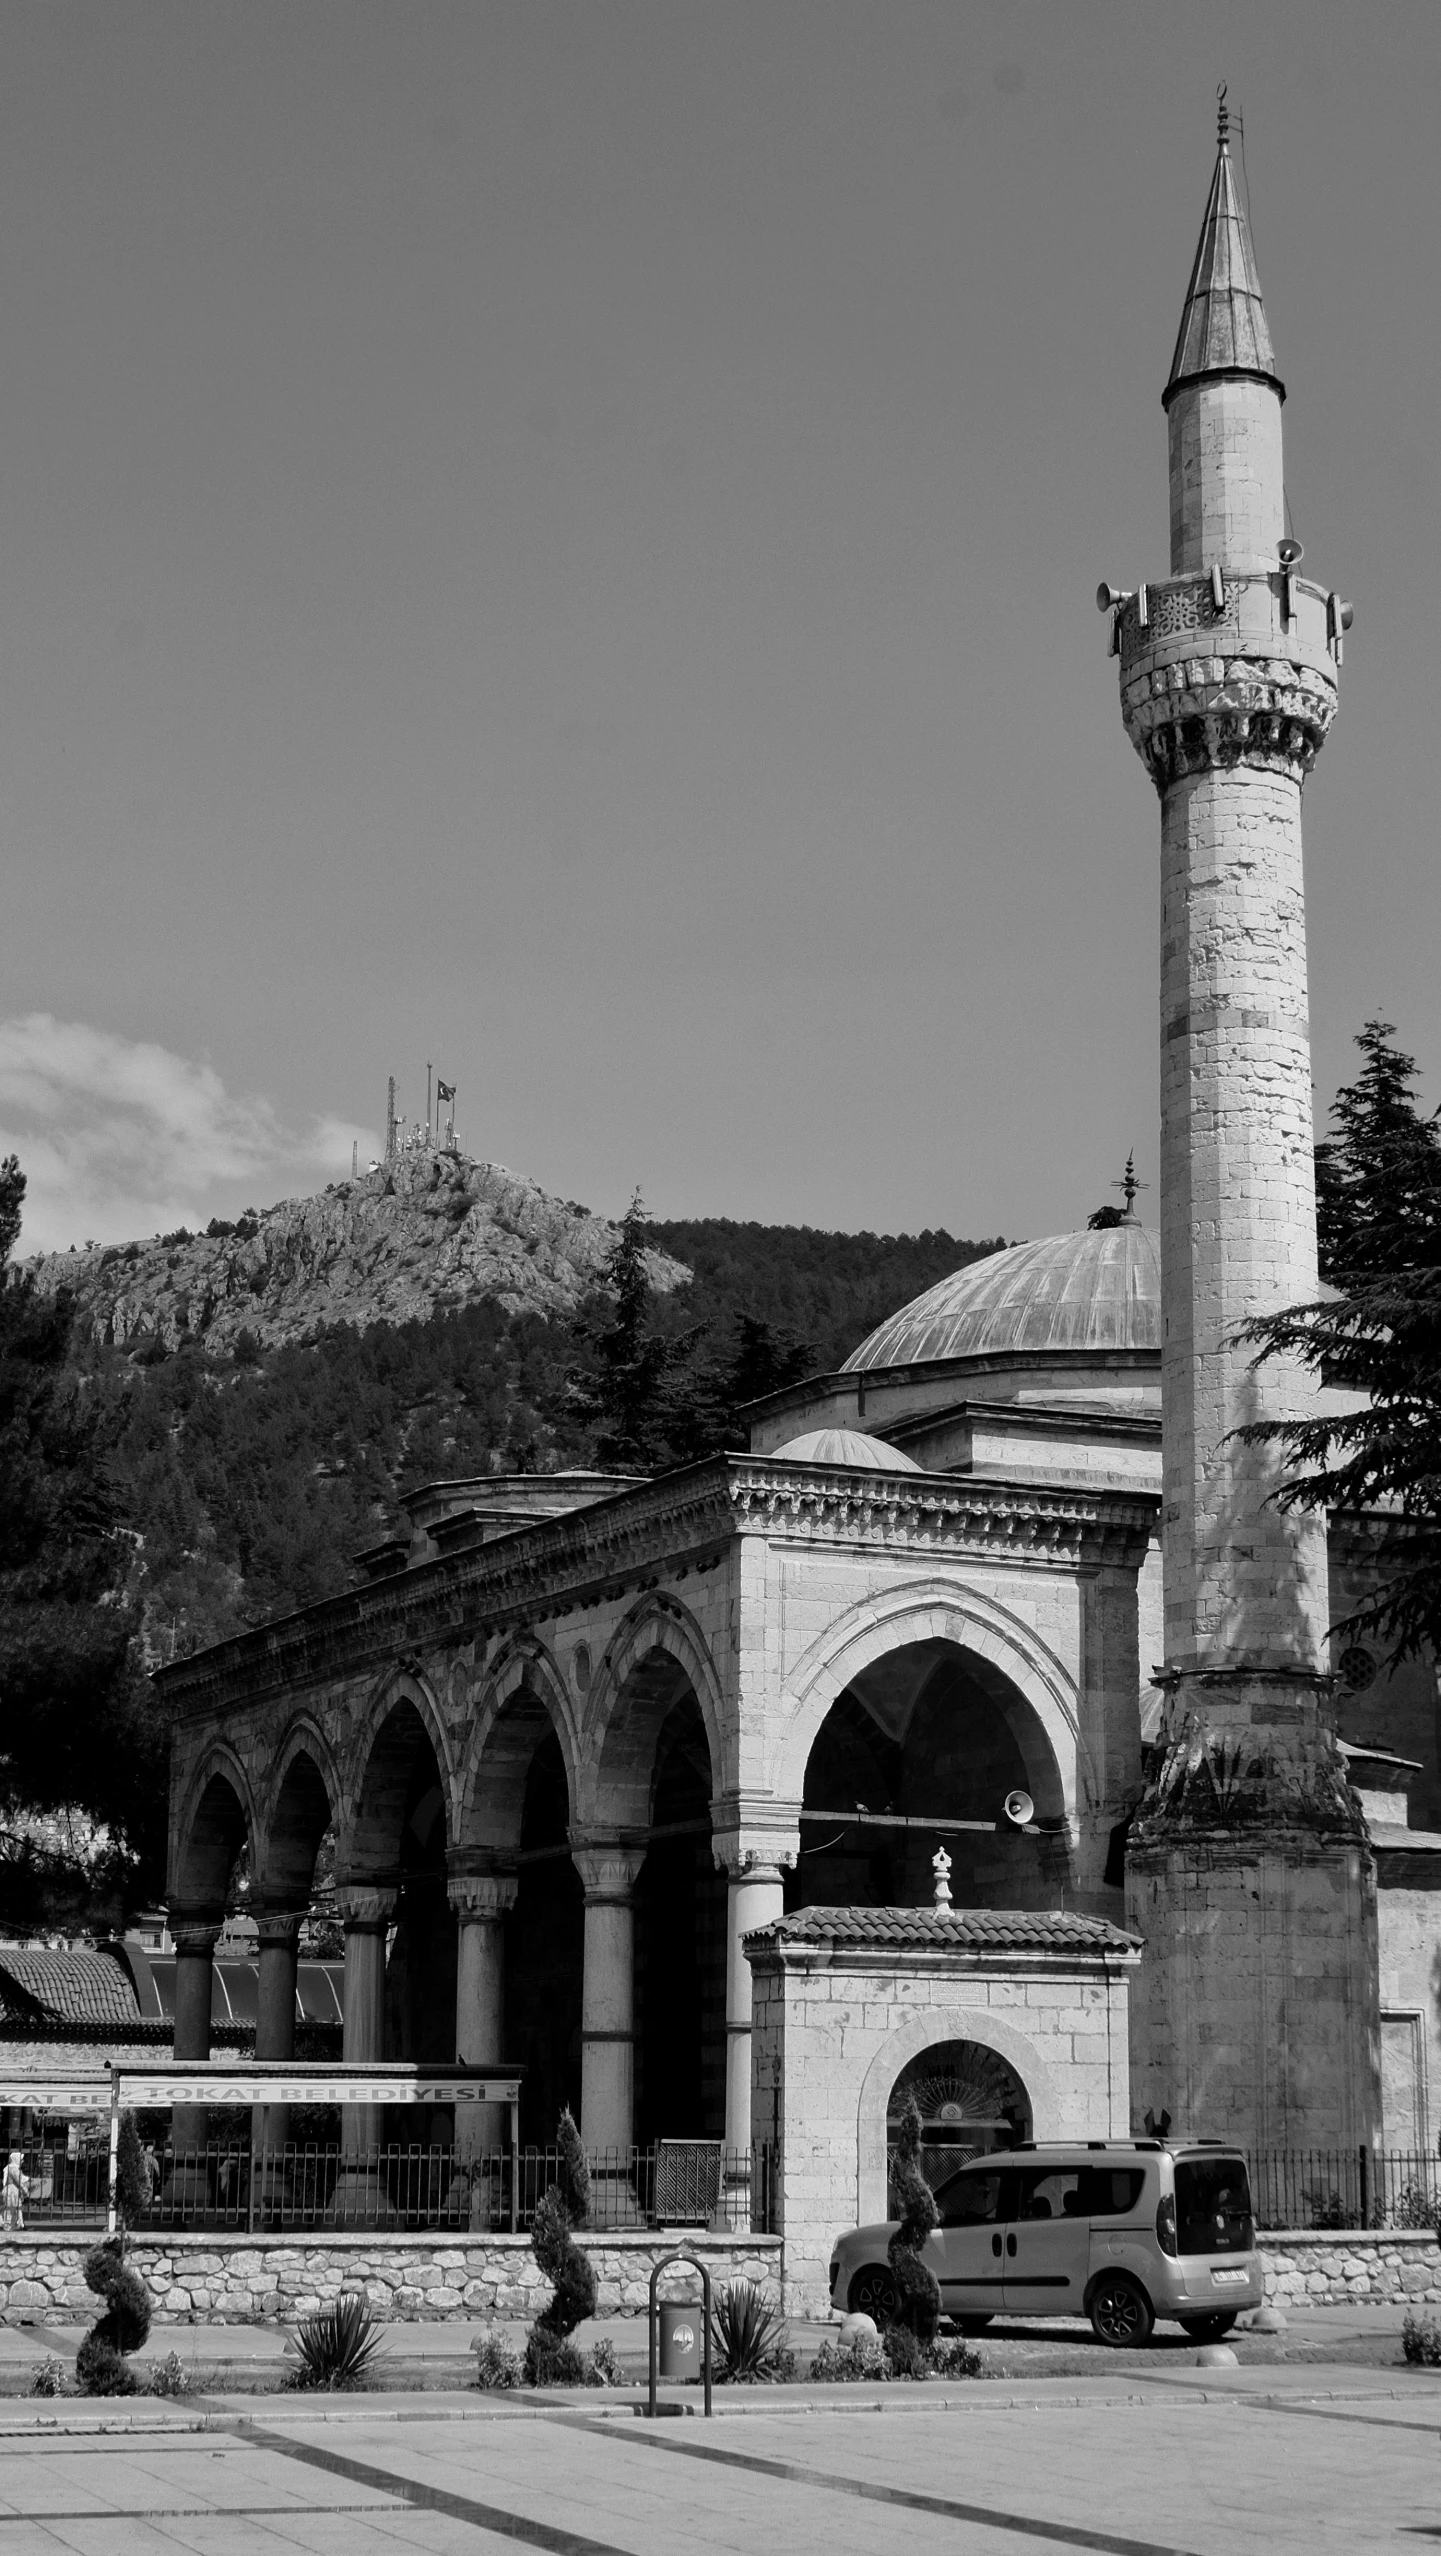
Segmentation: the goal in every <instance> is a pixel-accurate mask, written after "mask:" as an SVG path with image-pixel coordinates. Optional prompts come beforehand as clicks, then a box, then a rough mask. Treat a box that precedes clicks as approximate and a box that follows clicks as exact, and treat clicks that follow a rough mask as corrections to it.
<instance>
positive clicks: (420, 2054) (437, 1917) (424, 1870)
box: [317, 1697, 456, 2061]
mask: <svg viewBox="0 0 1441 2556" xmlns="http://www.w3.org/2000/svg"><path fill="white" fill-rule="evenodd" d="M318 1842H319V1841H318V1840H317V1844H318ZM446 1844H447V1820H446V1799H445V1785H444V1781H443V1778H442V1774H441V1768H440V1763H439V1760H438V1758H437V1756H436V1751H435V1744H434V1741H433V1740H432V1738H431V1735H430V1732H429V1730H428V1729H427V1727H426V1724H425V1721H424V1720H423V1718H422V1716H421V1714H420V1712H419V1710H418V1708H417V1706H416V1705H415V1703H414V1702H413V1701H412V1700H411V1699H410V1698H409V1697H406V1698H403V1699H402V1700H401V1701H400V1702H398V1703H396V1704H395V1705H394V1706H392V1708H391V1710H390V1712H389V1713H388V1714H387V1715H386V1718H385V1720H384V1721H383V1722H382V1724H381V1726H380V1729H379V1730H378V1731H377V1733H376V1735H375V1739H374V1742H373V1744H372V1746H371V1750H370V1755H369V1758H368V1759H367V1761H366V1768H365V1774H364V1777H363V1779H362V1783H361V1787H360V1799H359V1803H358V1805H357V1810H356V1816H355V1821H354V1826H353V1829H352V1834H351V1841H350V1854H349V1859H348V1860H349V1872H348V1875H347V1878H348V1879H349V1880H350V1881H351V1882H353V1883H365V1882H370V1883H374V1884H375V1885H377V1886H378V1887H380V1888H382V1889H384V1890H386V1891H393V1892H394V1894H395V1923H394V1933H393V1935H392V1937H391V1942H390V1949H389V1957H388V1960H387V1963H386V1973H385V2001H384V2036H383V2040H384V2047H383V2056H384V2057H385V2058H387V2059H413V2060H420V2061H425V2060H449V2059H453V2058H454V2056H455V1969H456V1948H455V1923H454V1919H453V1917H452V1915H451V1912H450V1906H449V1902H448V1900H447V1898H446V1887H445V1885H446V1861H445V1850H446Z"/></svg>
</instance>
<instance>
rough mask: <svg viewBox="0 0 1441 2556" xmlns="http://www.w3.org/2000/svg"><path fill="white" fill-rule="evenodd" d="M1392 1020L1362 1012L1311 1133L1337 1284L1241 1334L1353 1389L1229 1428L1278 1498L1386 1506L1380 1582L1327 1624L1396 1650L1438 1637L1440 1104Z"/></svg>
mask: <svg viewBox="0 0 1441 2556" xmlns="http://www.w3.org/2000/svg"><path fill="white" fill-rule="evenodd" d="M1392 1035H1393V1031H1392V1025H1391V1023H1390V1022H1389V1021H1368V1022H1367V1023H1366V1026H1365V1028H1364V1030H1363V1031H1362V1032H1361V1035H1360V1037H1359V1038H1358V1039H1357V1042H1356V1044H1357V1046H1358V1047H1359V1048H1360V1049H1361V1051H1362V1054H1363V1056H1364V1058H1365V1064H1364V1065H1363V1067H1362V1070H1361V1072H1360V1074H1359V1075H1358V1076H1357V1078H1356V1080H1355V1082H1354V1083H1350V1084H1348V1085H1347V1086H1346V1087H1345V1088H1344V1089H1343V1090H1342V1091H1341V1092H1339V1093H1338V1094H1337V1097H1336V1103H1335V1108H1334V1110H1333V1113H1332V1117H1333V1124H1334V1128H1335V1133H1334V1135H1332V1136H1331V1137H1329V1138H1327V1139H1326V1140H1325V1141H1324V1143H1322V1144H1321V1145H1320V1146H1318V1147H1317V1163H1316V1168H1317V1202H1318V1212H1317V1224H1318V1230H1319V1236H1320V1244H1321V1270H1322V1275H1323V1277H1324V1278H1326V1279H1327V1280H1328V1281H1329V1282H1330V1284H1331V1285H1332V1286H1334V1287H1335V1289H1336V1291H1337V1292H1336V1295H1335V1297H1334V1298H1333V1299H1331V1300H1328V1301H1325V1302H1320V1303H1316V1304H1310V1305H1300V1306H1295V1307H1292V1308H1289V1309H1288V1310H1287V1311H1285V1312H1283V1313H1279V1314H1272V1315H1268V1316H1265V1317H1263V1318H1262V1319H1261V1320H1259V1321H1257V1322H1254V1323H1251V1324H1249V1325H1248V1326H1247V1328H1246V1331H1245V1332H1244V1333H1243V1335H1242V1336H1243V1338H1246V1339H1249V1340H1252V1341H1254V1342H1255V1343H1256V1344H1257V1346H1258V1351H1259V1358H1260V1359H1264V1358H1266V1357H1270V1356H1273V1355H1275V1354H1277V1353H1283V1354H1289V1355H1292V1356H1298V1357H1300V1358H1301V1359H1302V1360H1303V1361H1304V1362H1305V1363H1306V1364H1307V1365H1308V1366H1310V1367H1311V1368H1312V1370H1313V1371H1314V1373H1315V1374H1316V1375H1317V1376H1318V1378H1319V1379H1320V1380H1321V1381H1322V1382H1323V1383H1325V1384H1328V1385H1334V1386H1338V1387H1340V1388H1342V1389H1343V1390H1344V1391H1345V1392H1346V1393H1348V1394H1349V1395H1352V1396H1361V1397H1364V1399H1362V1400H1361V1401H1360V1402H1359V1404H1358V1405H1356V1406H1355V1407H1353V1408H1351V1409H1350V1410H1342V1411H1331V1410H1326V1409H1323V1410H1322V1411H1320V1412H1319V1413H1318V1414H1317V1415H1316V1416H1315V1417H1313V1418H1309V1419H1305V1420H1287V1421H1263V1422H1257V1423H1255V1424H1253V1426H1251V1427H1250V1428H1248V1429H1246V1430H1245V1431H1243V1433H1242V1434H1243V1435H1244V1436H1245V1437H1247V1438H1250V1439H1254V1440H1270V1441H1273V1442H1274V1443H1276V1444H1278V1445H1279V1446H1280V1447H1281V1448H1282V1449H1283V1451H1284V1453H1285V1456H1286V1458H1287V1461H1288V1465H1289V1468H1290V1472H1289V1478H1288V1480H1287V1481H1286V1483H1285V1484H1284V1486H1283V1487H1282V1489H1281V1490H1280V1491H1279V1492H1278V1493H1277V1495H1276V1496H1277V1498H1278V1500H1279V1502H1280V1504H1281V1505H1282V1506H1283V1507H1285V1508H1305V1509H1333V1510H1337V1511H1340V1512H1343V1513H1351V1514H1353V1515H1354V1514H1357V1513H1361V1512H1364V1511H1371V1512H1373V1513H1374V1512H1380V1514H1381V1515H1382V1517H1383V1518H1384V1519H1385V1520H1386V1522H1387V1523H1386V1526H1385V1528H1384V1530H1383V1532H1382V1535H1381V1538H1380V1541H1379V1544H1378V1546H1377V1560H1378V1562H1379V1564H1380V1567H1381V1572H1382V1579H1381V1582H1380V1585H1379V1586H1378V1588H1377V1590H1376V1592H1375V1594H1374V1595H1373V1596H1372V1597H1370V1598H1369V1599H1368V1600H1367V1601H1366V1602H1365V1603H1364V1604H1363V1605H1362V1606H1361V1607H1359V1608H1358V1609H1356V1610H1355V1612H1354V1613H1353V1614H1351V1615H1349V1616H1347V1617H1346V1618H1345V1620H1344V1624H1343V1625H1340V1626H1337V1627H1336V1628H1335V1629H1336V1630H1337V1631H1345V1632H1348V1633H1367V1632H1369V1633H1371V1634H1373V1635H1375V1636H1376V1637H1377V1638H1378V1639H1379V1640H1381V1641H1382V1642H1384V1643H1386V1644H1388V1645H1389V1646H1390V1651H1391V1656H1392V1657H1393V1659H1398V1660H1399V1659H1405V1658H1407V1657H1409V1656H1410V1655H1412V1654H1414V1653H1416V1652H1418V1651H1420V1650H1422V1649H1423V1648H1427V1649H1430V1650H1433V1651H1434V1650H1436V1649H1438V1648H1441V1126H1438V1119H1441V1113H1437V1112H1433V1113H1432V1114H1431V1115H1430V1116H1429V1117H1427V1116H1424V1115H1423V1114H1422V1111H1421V1109H1420V1106H1419V1104H1418V1102H1417V1099H1416V1094H1415V1090H1414V1084H1415V1076H1416V1066H1415V1062H1414V1060H1413V1059H1412V1058H1411V1057H1409V1056H1406V1055H1403V1054H1402V1053H1401V1052H1400V1050H1399V1049H1397V1048H1395V1047H1393V1046H1391V1045H1390V1043H1389V1042H1390V1040H1391V1038H1392ZM1258 1363H1259V1359H1258Z"/></svg>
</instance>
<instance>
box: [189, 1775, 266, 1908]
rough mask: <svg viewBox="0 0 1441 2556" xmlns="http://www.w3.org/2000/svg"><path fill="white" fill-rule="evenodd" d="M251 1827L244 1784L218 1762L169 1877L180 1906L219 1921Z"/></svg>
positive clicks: (201, 1792) (205, 1784) (199, 1801)
mask: <svg viewBox="0 0 1441 2556" xmlns="http://www.w3.org/2000/svg"><path fill="white" fill-rule="evenodd" d="M250 1826H251V1823H250V1819H249V1817H248V1814H247V1808H246V1804H245V1801H244V1798H243V1796H242V1791H241V1786H240V1783H239V1782H238V1781H237V1779H236V1778H235V1777H234V1776H233V1775H232V1774H231V1773H230V1771H229V1770H228V1768H225V1769H222V1768H219V1767H217V1768H216V1769H215V1770H214V1772H213V1773H212V1774H211V1775H209V1776H208V1777H207V1779H206V1781H205V1783H204V1784H203V1786H202V1787H201V1791H200V1796H199V1799H198V1800H197V1801H196V1803H195V1806H194V1808H193V1810H192V1811H191V1813H190V1816H189V1818H188V1819H187V1820H186V1822H185V1824H184V1827H183V1830H182V1833H181V1838H180V1847H179V1854H178V1857H177V1860H176V1865H175V1869H174V1872H173V1874H172V1876H171V1899H172V1902H173V1903H174V1904H175V1906H176V1907H177V1909H179V1910H183V1911H185V1912H186V1913H187V1914H191V1913H193V1914H194V1915H195V1916H197V1917H199V1916H200V1915H202V1914H207V1915H211V1916H213V1917H214V1918H215V1920H216V1921H217V1922H218V1921H219V1919H220V1917H221V1916H222V1915H223V1913H224V1910H225V1907H226V1904H227V1901H228V1900H229V1898H230V1895H231V1885H232V1877H233V1876H234V1874H235V1871H236V1867H237V1865H238V1864H239V1863H240V1860H241V1858H242V1856H243V1855H245V1853H246V1852H247V1849H248V1845H249V1836H250Z"/></svg>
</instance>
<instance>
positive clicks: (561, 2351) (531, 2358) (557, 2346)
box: [525, 2317, 585, 2387]
mask: <svg viewBox="0 0 1441 2556" xmlns="http://www.w3.org/2000/svg"><path fill="white" fill-rule="evenodd" d="M525 2382H526V2385H527V2387H584V2385H585V2354H584V2353H583V2352H582V2350H581V2348H580V2346H579V2344H578V2343H572V2342H571V2340H570V2338H569V2336H568V2335H564V2334H555V2333H552V2332H551V2331H550V2329H549V2328H548V2327H547V2326H546V2324H545V2323H544V2321H543V2319H542V2318H540V2317H537V2318H536V2321H535V2323H534V2325H533V2326H532V2327H531V2329H530V2332H529V2334H528V2335H527V2336H526V2338H525Z"/></svg>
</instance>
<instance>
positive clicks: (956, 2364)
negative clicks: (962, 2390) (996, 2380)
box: [931, 2338, 983, 2378]
mask: <svg viewBox="0 0 1441 2556" xmlns="http://www.w3.org/2000/svg"><path fill="white" fill-rule="evenodd" d="M982 2367H983V2364H982V2361H981V2356H980V2353H979V2352H978V2351H977V2350H976V2349H975V2347H974V2345H973V2344H970V2343H962V2342H959V2341H952V2342H946V2341H944V2340H942V2339H939V2338H938V2339H937V2341H936V2342H934V2343H933V2344H932V2345H931V2376H932V2377H933V2378H979V2377H980V2374H981V2370H982Z"/></svg>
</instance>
